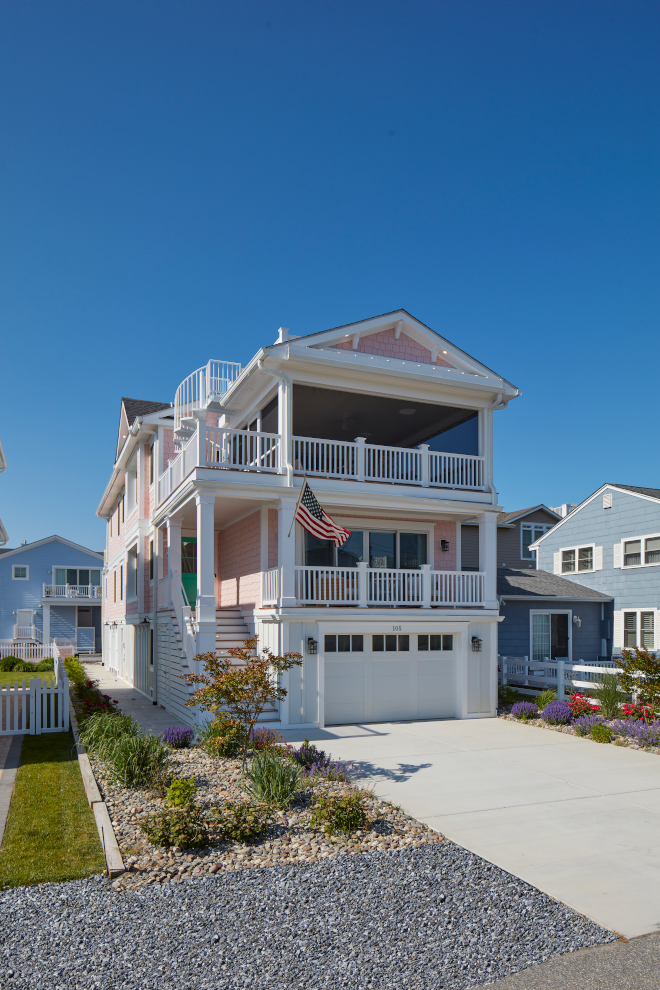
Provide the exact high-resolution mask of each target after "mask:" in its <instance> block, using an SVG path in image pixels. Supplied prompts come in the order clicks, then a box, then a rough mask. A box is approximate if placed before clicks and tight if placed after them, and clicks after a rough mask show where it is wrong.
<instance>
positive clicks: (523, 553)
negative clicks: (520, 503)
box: [520, 523, 554, 560]
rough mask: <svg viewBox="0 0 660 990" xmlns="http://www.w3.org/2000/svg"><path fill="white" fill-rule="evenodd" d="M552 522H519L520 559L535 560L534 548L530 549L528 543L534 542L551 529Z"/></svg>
mask: <svg viewBox="0 0 660 990" xmlns="http://www.w3.org/2000/svg"><path fill="white" fill-rule="evenodd" d="M553 525H554V523H521V525H520V557H521V560H536V550H530V549H529V545H530V543H536V541H537V540H540V539H541V537H542V536H543V534H544V533H547V532H548V530H549V529H552V527H553Z"/></svg>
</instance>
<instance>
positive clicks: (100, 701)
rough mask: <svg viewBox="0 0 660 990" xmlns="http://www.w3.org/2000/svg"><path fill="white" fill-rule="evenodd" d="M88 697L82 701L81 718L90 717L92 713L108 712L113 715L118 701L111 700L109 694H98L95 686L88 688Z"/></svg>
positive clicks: (86, 687)
mask: <svg viewBox="0 0 660 990" xmlns="http://www.w3.org/2000/svg"><path fill="white" fill-rule="evenodd" d="M85 689H86V690H88V691H89V695H90V696H89V697H87V698H85V700H84V701H83V703H82V712H81V719H83V720H84V719H87V718H91V716H92V715H99V714H109V715H114V714H115V712H116V711H117V705H118V704H119V702H118V701H112V700H111V698H110V695H109V694H100V693H99V692H98V691H97V690H96V688H89V687H88V686H87V685H85Z"/></svg>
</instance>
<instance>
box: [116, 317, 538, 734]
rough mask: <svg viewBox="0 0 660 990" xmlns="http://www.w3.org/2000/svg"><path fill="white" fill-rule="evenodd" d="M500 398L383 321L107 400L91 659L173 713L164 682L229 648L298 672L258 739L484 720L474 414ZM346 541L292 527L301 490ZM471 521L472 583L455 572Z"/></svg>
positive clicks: (483, 561)
mask: <svg viewBox="0 0 660 990" xmlns="http://www.w3.org/2000/svg"><path fill="white" fill-rule="evenodd" d="M518 394H519V392H518V390H517V389H516V388H515V387H514V386H512V385H511V384H510V383H509V382H507V381H506V380H505V379H503V378H501V377H500V376H499V375H497V374H496V373H495V372H493V371H491V370H489V369H488V368H486V367H485V366H484V365H482V364H480V363H479V362H478V361H476V360H475V359H474V358H472V357H470V355H468V354H466V353H465V352H464V351H462V350H460V348H458V347H456V346H455V345H453V344H451V343H450V342H449V341H447V340H445V339H444V338H443V337H441V336H440V335H439V334H437V333H436V332H434V331H433V330H431V329H429V328H428V327H426V326H425V325H424V324H422V323H420V322H419V321H418V320H416V319H415V318H414V317H412V316H410V314H409V313H407V312H406V311H405V310H398V311H396V312H393V313H387V314H385V315H383V316H379V317H374V318H373V319H370V320H364V321H361V322H359V323H353V324H350V325H348V326H344V327H338V328H336V329H334V330H326V331H323V332H321V333H314V334H309V335H307V336H300V337H295V336H293V335H291V334H290V333H289V332H288V330H286V329H284V328H281V329H280V332H279V337H278V339H277V341H276V342H275V343H273V344H271V345H270V346H266V347H264V348H262V349H261V350H260V351H259V352H258V353H257V354H255V356H254V357H253V358H252V359H251V360H250V361H249V362H248V364H247V365H246V366H244V367H243V366H241V365H240V364H236V363H230V362H224V361H216V360H211V361H209V362H208V364H207V365H206V366H205V367H203V368H200V369H198V370H197V371H195V372H193V374H191V375H189V376H188V378H186V379H185V380H184V381H183V382H182V383H181V385H180V386H179V388H178V390H177V393H176V396H175V400H174V402H173V403H169V402H168V403H166V402H147V401H138V400H132V399H123V400H122V405H121V414H120V426H119V439H118V443H117V451H116V455H115V463H114V468H113V472H112V476H111V478H110V481H109V482H108V486H107V488H106V491H105V493H104V495H103V498H102V500H101V504H100V505H99V508H98V515H99V516H101V517H103V518H105V519H106V520H107V549H106V561H107V563H106V568H105V570H104V575H103V629H104V662H105V663H106V664H107V665H109V666H110V667H111V668H113V669H114V670H116V671H117V672H118V673H119V674H120V675H121V676H122V677H123V678H124V679H126V680H127V681H129V682H130V683H132V684H133V685H134V686H135V688H136V689H137V690H138V691H141V692H142V693H143V694H145V695H146V696H147V697H150V698H152V699H153V701H154V703H158V704H160V705H162V706H164V707H165V708H167V709H168V710H171V711H172V712H173V713H174V714H176V715H177V716H178V717H179V718H183V719H186V720H188V721H190V722H191V723H192V722H194V721H195V719H196V717H197V715H196V713H195V711H194V710H193V709H190V708H186V707H185V701H186V698H187V697H188V695H189V692H188V689H187V688H186V687H185V685H184V682H183V680H182V679H181V674H182V673H186V672H189V671H190V670H191V669H193V668H194V667H195V664H196V663H198V661H196V660H195V656H196V654H198V653H203V652H206V651H208V650H213V649H219V650H222V649H228V648H229V647H230V646H232V645H235V644H239V643H241V642H242V640H244V639H245V638H246V637H247V636H248V635H255V634H256V635H257V636H258V637H259V643H260V644H261V645H267V646H269V647H270V648H271V649H272V650H274V651H276V652H284V651H287V650H295V651H297V652H300V653H302V654H303V656H304V663H303V665H302V667H301V668H296V669H295V670H293V671H292V672H290V674H289V675H288V678H287V682H286V684H285V686H286V688H287V691H288V694H287V697H286V700H285V701H284V702H283V703H282V705H281V706H280V708H279V709H278V710H274V711H272V712H271V713H269V719H270V720H271V721H272V722H274V723H276V724H278V725H279V726H280V727H288V726H300V727H304V726H309V727H312V726H318V725H331V724H339V723H351V722H378V721H391V720H399V719H406V720H408V719H432V718H475V717H480V718H481V717H487V716H494V715H495V710H496V701H497V623H498V616H499V613H498V601H497V596H496V546H497V544H496V526H497V516H498V513H499V512H500V511H501V507H500V506H498V504H497V501H498V499H497V492H496V490H495V487H494V481H493V455H492V450H493V448H492V415H493V411H494V410H496V409H503V408H505V407H506V405H507V403H508V402H509V400H510V399H512V398H515V397H516V396H517V395H518ZM305 477H306V478H307V480H308V482H309V484H310V486H311V487H312V489H313V491H314V493H315V495H316V497H317V499H318V501H319V502H320V503H321V505H322V507H323V508H324V509H325V511H326V512H327V513H328V514H329V515H330V516H331V517H332V518H333V519H334V520H335V522H337V523H338V524H340V525H341V526H343V527H345V528H346V529H348V530H350V532H351V536H350V538H349V539H348V541H347V542H346V543H345V544H344V545H343V546H342V547H340V548H336V547H335V546H334V545H333V544H332V543H330V542H327V541H323V540H320V539H318V538H316V537H314V536H312V535H311V534H310V533H308V532H307V531H306V530H304V529H303V528H302V527H301V526H300V524H299V523H297V522H295V521H294V513H295V509H296V504H297V500H298V496H299V494H300V491H301V486H302V483H303V479H304V478H305ZM467 521H469V522H471V523H473V524H476V526H477V530H478V540H479V569H478V570H474V569H470V570H464V569H463V568H462V566H461V525H462V523H464V522H467Z"/></svg>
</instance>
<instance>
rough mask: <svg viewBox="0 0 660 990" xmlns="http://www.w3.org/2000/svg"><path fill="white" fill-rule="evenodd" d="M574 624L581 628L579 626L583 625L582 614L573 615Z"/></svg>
mask: <svg viewBox="0 0 660 990" xmlns="http://www.w3.org/2000/svg"><path fill="white" fill-rule="evenodd" d="M573 625H574V626H577V627H578V629H579V628H580V626H581V625H582V619H581V618H580V616H579V615H574V616H573Z"/></svg>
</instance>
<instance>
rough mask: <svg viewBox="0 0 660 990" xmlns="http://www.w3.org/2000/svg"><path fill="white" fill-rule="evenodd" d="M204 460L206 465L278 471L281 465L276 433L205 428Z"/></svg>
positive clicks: (278, 439)
mask: <svg viewBox="0 0 660 990" xmlns="http://www.w3.org/2000/svg"><path fill="white" fill-rule="evenodd" d="M204 463H205V466H206V467H219V468H238V469H239V470H244V471H269V472H277V471H278V470H279V466H280V438H279V435H278V434H277V433H257V432H256V431H252V430H226V429H224V428H221V427H218V428H217V429H216V428H208V427H207V429H206V449H205V462H204Z"/></svg>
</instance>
